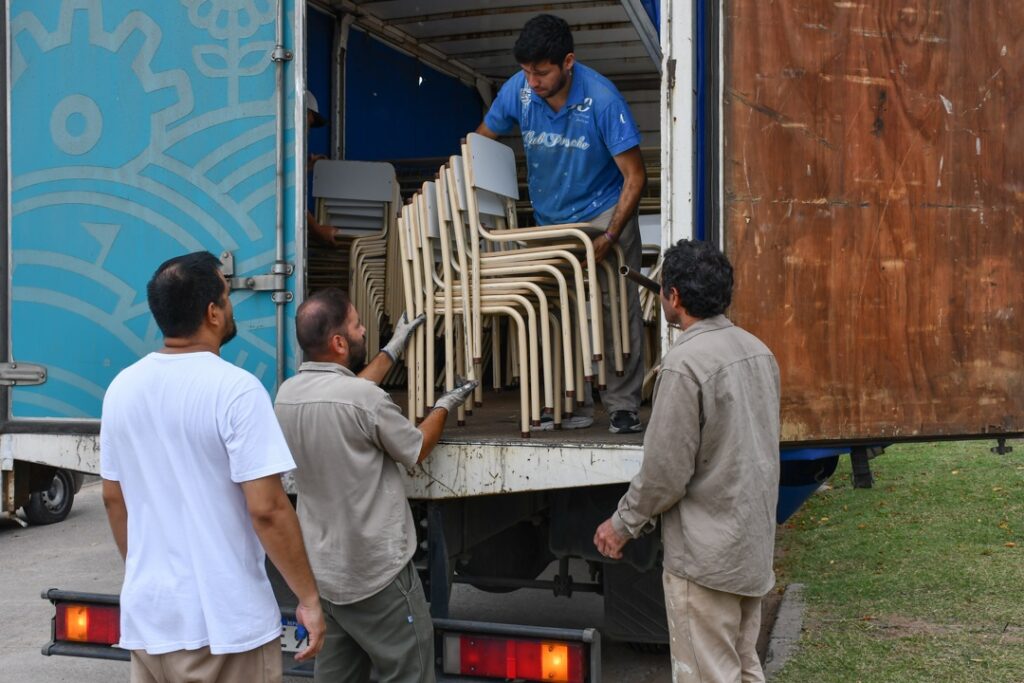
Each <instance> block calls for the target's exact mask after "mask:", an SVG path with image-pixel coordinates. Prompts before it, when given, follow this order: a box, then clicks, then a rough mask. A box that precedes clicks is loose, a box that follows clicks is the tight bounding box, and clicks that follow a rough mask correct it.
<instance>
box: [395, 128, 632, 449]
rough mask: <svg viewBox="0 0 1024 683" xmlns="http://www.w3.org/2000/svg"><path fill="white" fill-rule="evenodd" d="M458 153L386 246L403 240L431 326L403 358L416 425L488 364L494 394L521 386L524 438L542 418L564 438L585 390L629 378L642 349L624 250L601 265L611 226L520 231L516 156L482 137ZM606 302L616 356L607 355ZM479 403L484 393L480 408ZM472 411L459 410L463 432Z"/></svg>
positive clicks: (407, 296)
mask: <svg viewBox="0 0 1024 683" xmlns="http://www.w3.org/2000/svg"><path fill="white" fill-rule="evenodd" d="M461 152H462V154H461V155H456V156H452V157H450V158H449V159H448V161H447V163H445V164H443V165H442V166H441V167H440V168H439V169H438V171H437V174H436V176H435V178H434V180H430V181H426V182H423V183H422V185H421V187H420V188H419V191H417V192H416V193H415V195H414V196H413V197H412V198H411V200H410V201H408V202H407V203H406V204H405V205H404V206H403V207H402V209H401V213H400V215H399V217H398V220H397V224H396V232H397V240H394V239H392V240H390V241H389V242H395V241H397V243H398V254H399V258H400V272H401V273H402V284H403V287H402V299H403V302H402V303H403V304H404V306H403V308H404V309H405V310H408V311H409V312H410V315H419V314H423V315H425V317H426V324H424V325H422V326H421V327H420V328H418V330H417V332H416V334H415V335H414V336H413V338H412V339H411V341H410V344H409V347H408V348H407V350H406V361H407V362H406V367H405V372H406V378H407V384H408V388H409V417H410V419H411V420H413V421H416V420H419V419H422V418H423V417H424V416H425V415H426V412H427V410H428V409H429V407H430V406H431V405H432V404H433V401H434V399H435V397H436V392H437V390H438V388H439V387H443V388H444V389H445V390H447V389H450V388H452V387H453V386H454V384H455V381H456V377H459V376H461V377H466V378H470V379H480V378H481V376H482V374H483V371H484V367H485V363H486V361H487V359H488V355H489V357H490V366H491V373H492V385H493V386H494V387H495V388H501V387H504V386H506V385H507V384H511V383H515V382H517V383H518V385H519V398H520V435H521V436H523V437H528V436H529V435H530V430H531V428H536V427H539V426H540V425H541V421H542V418H543V416H544V414H545V413H548V414H549V415H550V417H551V419H552V420H553V422H554V425H553V426H554V427H555V428H556V429H557V428H559V426H560V425H561V422H562V419H563V418H565V417H571V416H572V413H573V411H574V410H575V408H576V406H577V402H578V401H581V400H582V398H583V395H584V394H583V392H584V391H585V390H586V387H585V384H584V383H585V382H587V381H589V382H595V381H596V383H597V384H598V386H599V387H600V386H601V385H603V384H604V383H605V378H606V372H607V371H608V370H609V369H611V370H612V371H615V372H617V373H620V374H621V372H622V367H623V357H624V356H625V355H627V354H629V353H640V352H642V350H641V349H630V348H629V335H628V321H627V315H626V301H627V300H626V281H625V279H624V278H623V277H622V276H620V275H619V270H618V268H619V264H620V263H621V262H623V255H622V251H621V249H620V248H619V247H618V245H615V246H614V248H613V249H612V251H611V252H610V253H609V256H608V257H607V258H606V259H605V260H604V261H603V262H602V263H600V264H598V263H596V262H595V259H594V247H593V239H595V238H596V237H597V236H598V235H600V234H602V232H603V230H604V226H594V225H590V224H588V223H574V224H567V225H550V226H543V227H535V228H519V227H517V225H516V201H517V199H518V198H519V187H518V182H517V179H516V163H515V156H514V153H513V152H512V150H511V149H510V148H509V147H507V146H505V145H503V144H501V143H499V142H496V141H494V140H491V139H489V138H486V137H483V136H480V135H477V134H475V133H474V134H470V135H469V136H468V137H467V139H466V140H465V141H464V143H463V145H462V149H461ZM598 268H601V269H603V270H604V272H605V273H606V277H607V279H606V280H605V282H607V283H609V286H608V287H607V291H602V288H601V283H600V281H599V279H598V276H597V272H598ZM604 298H607V299H608V302H609V306H610V312H611V317H612V320H611V323H612V327H613V330H614V333H613V335H612V339H613V348H612V349H605V348H604V341H603V339H604V337H603V332H602V328H603V321H602V316H603V311H602V301H603V300H604ZM506 326H507V327H508V330H509V335H508V337H507V339H506V337H505V336H504V335H503V334H502V330H503V329H504V328H505V327H506ZM485 330H489V334H486V333H485ZM513 332H514V333H513ZM438 336H440V337H441V338H442V339H443V346H444V352H443V361H441V364H442V366H443V367H438V360H436V359H440V357H441V355H442V354H440V353H437V338H438ZM503 345H507V353H503V349H502V346H503ZM506 358H507V363H506V362H503V359H506ZM483 399H484V393H483V390H482V387H481V388H478V389H477V394H476V396H475V400H474V405H473V406H472V407H479V406H480V405H482V401H483ZM472 407H470V409H468V410H467V409H462V408H460V410H459V412H458V415H457V420H458V422H459V423H460V424H464V423H465V420H466V418H467V417H469V416H471V411H472Z"/></svg>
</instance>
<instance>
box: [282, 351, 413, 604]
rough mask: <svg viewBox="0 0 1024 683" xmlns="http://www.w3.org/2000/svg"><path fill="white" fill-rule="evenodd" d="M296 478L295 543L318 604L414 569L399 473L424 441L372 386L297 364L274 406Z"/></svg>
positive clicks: (344, 599) (370, 591)
mask: <svg viewBox="0 0 1024 683" xmlns="http://www.w3.org/2000/svg"><path fill="white" fill-rule="evenodd" d="M274 412H275V413H277V419H278V421H279V422H280V423H281V430H282V431H283V432H284V436H285V440H286V441H287V442H288V447H289V448H290V449H291V452H292V457H293V458H294V459H295V463H296V466H297V469H296V470H295V486H296V489H297V490H298V494H299V502H298V515H299V525H300V526H301V527H302V538H303V540H304V541H305V543H306V552H307V553H308V554H309V561H310V564H311V565H312V567H313V574H314V575H315V576H316V580H317V584H318V585H319V587H320V595H321V597H323V598H324V599H325V600H328V601H329V602H333V603H335V604H338V605H346V604H350V603H353V602H358V601H360V600H363V599H365V598H368V597H370V596H372V595H375V594H376V593H378V592H379V591H381V590H382V589H383V588H385V587H386V586H387V585H388V584H389V583H391V581H392V579H394V578H395V576H397V575H398V573H399V572H400V571H401V570H402V568H403V567H405V565H406V564H407V563H408V562H409V560H411V559H412V556H413V553H414V552H415V551H416V527H415V525H414V523H413V519H412V510H411V509H410V508H409V502H408V501H407V500H406V497H405V488H404V486H403V480H402V474H401V472H400V471H399V466H402V467H412V466H413V465H415V464H416V460H417V459H418V458H419V453H420V447H421V446H422V444H423V434H422V433H421V432H420V430H419V429H417V428H416V427H414V426H413V425H412V424H411V423H410V422H409V420H408V418H406V417H405V416H404V415H403V414H402V411H401V410H400V409H399V407H398V406H397V405H395V402H394V401H392V400H391V397H390V396H389V395H388V394H387V392H385V391H384V390H383V389H381V388H380V387H378V386H377V385H376V384H374V383H373V382H370V381H368V380H365V379H361V378H359V377H356V376H355V374H353V372H352V371H351V370H349V369H348V368H346V367H343V366H341V365H338V364H337V363H303V364H302V365H300V366H299V372H298V374H297V375H295V376H294V377H292V378H291V379H289V380H287V381H286V382H285V383H284V384H282V385H281V388H280V389H278V392H277V400H276V401H275V402H274Z"/></svg>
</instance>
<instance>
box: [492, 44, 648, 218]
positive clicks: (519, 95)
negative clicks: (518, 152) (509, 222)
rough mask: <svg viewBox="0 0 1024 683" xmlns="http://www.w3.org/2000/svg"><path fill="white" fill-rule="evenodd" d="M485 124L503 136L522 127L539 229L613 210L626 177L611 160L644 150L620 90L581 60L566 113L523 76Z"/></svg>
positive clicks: (502, 94) (508, 84)
mask: <svg viewBox="0 0 1024 683" xmlns="http://www.w3.org/2000/svg"><path fill="white" fill-rule="evenodd" d="M484 124H485V125H486V126H487V127H488V128H490V129H491V130H492V131H494V132H495V133H498V134H499V135H504V134H505V133H508V132H509V131H510V130H512V128H513V126H515V125H516V124H519V130H520V131H521V132H522V136H523V147H524V148H525V149H526V164H527V178H528V181H529V185H530V200H531V201H532V202H533V212H534V215H535V216H536V218H537V223H538V224H540V225H552V224H556V223H578V222H585V221H588V220H590V219H591V218H593V217H594V216H597V215H598V214H599V213H601V212H602V211H607V210H608V209H609V208H611V207H612V206H614V205H615V203H616V202H617V201H618V200H619V194H620V193H621V192H622V173H621V172H620V171H619V167H618V166H616V165H615V160H614V159H613V158H612V157H614V156H616V155H618V154H621V153H622V152H625V151H626V150H628V149H632V148H633V147H636V146H637V145H639V144H640V131H639V129H638V128H637V126H636V122H635V121H634V120H633V115H632V114H631V113H630V111H629V105H627V104H626V100H625V99H623V97H622V95H621V94H620V93H619V91H618V89H616V87H615V86H614V85H613V84H612V82H611V81H609V80H608V79H607V78H605V77H604V76H602V75H601V74H599V73H597V72H596V71H594V70H593V69H591V68H589V67H587V66H584V65H583V64H580V63H579V62H577V63H576V64H575V65H574V66H573V78H572V85H571V86H570V87H569V98H568V99H567V100H566V103H565V106H563V107H562V110H561V111H559V112H555V111H554V110H553V109H551V106H550V105H548V103H547V102H546V101H545V100H544V98H542V97H540V96H538V95H536V94H535V93H534V92H533V90H532V89H531V88H530V86H529V85H527V83H526V74H524V73H523V72H522V71H520V72H519V73H517V74H516V75H515V76H512V78H510V79H508V80H507V81H505V85H503V86H502V87H501V90H500V91H498V96H497V97H496V98H495V99H494V104H492V105H491V108H490V110H489V111H488V112H487V115H486V116H485V117H484Z"/></svg>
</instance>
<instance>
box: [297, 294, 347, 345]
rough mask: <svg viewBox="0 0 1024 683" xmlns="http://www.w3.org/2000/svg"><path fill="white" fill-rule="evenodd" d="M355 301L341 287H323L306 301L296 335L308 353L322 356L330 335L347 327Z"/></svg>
mask: <svg viewBox="0 0 1024 683" xmlns="http://www.w3.org/2000/svg"><path fill="white" fill-rule="evenodd" d="M350 308H352V302H350V301H349V298H348V295H347V294H345V292H343V291H341V290H340V289H338V288H337V287H328V288H326V289H321V290H319V291H318V292H316V293H315V294H313V295H312V296H310V297H309V298H308V299H306V300H305V301H303V302H302V305H301V306H299V310H298V311H296V312H295V336H296V338H297V339H298V341H299V346H300V347H302V350H303V352H305V353H306V354H307V355H313V356H319V355H321V354H322V353H323V352H324V351H326V350H327V344H328V342H329V340H330V338H331V337H332V336H333V335H335V334H341V333H342V331H343V330H344V328H345V320H346V319H348V313H349V309H350Z"/></svg>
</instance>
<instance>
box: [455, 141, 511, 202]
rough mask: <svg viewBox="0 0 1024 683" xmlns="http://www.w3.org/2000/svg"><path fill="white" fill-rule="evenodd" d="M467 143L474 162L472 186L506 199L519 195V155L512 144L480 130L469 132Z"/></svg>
mask: <svg viewBox="0 0 1024 683" xmlns="http://www.w3.org/2000/svg"><path fill="white" fill-rule="evenodd" d="M466 144H467V145H468V147H469V154H470V161H471V162H472V169H473V177H472V178H471V179H470V180H471V182H472V184H473V187H475V188H477V189H478V190H487V191H488V192H493V193H494V194H496V195H499V196H501V197H504V198H507V199H519V179H518V178H517V177H516V155H515V152H513V151H512V148H511V147H509V146H508V145H503V144H502V143H500V142H498V141H497V140H492V139H490V138H488V137H484V136H483V135H479V134H477V133H470V134H469V135H468V136H467V137H466ZM482 210H483V208H482V207H481V211H482Z"/></svg>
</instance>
